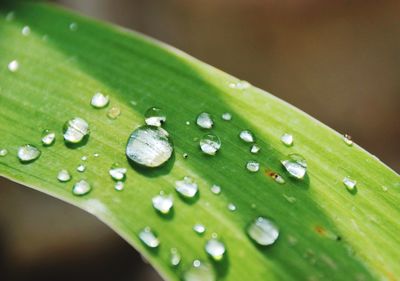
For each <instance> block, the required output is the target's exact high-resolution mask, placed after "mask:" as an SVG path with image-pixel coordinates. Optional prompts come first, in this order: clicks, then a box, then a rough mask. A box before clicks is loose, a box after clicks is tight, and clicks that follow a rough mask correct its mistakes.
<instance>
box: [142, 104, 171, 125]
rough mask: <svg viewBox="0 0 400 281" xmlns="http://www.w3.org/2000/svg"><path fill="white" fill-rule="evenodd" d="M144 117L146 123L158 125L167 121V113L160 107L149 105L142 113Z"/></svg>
mask: <svg viewBox="0 0 400 281" xmlns="http://www.w3.org/2000/svg"><path fill="white" fill-rule="evenodd" d="M144 118H145V122H146V124H147V125H149V126H156V127H160V126H161V125H162V124H164V123H165V121H167V114H165V112H164V111H163V110H162V109H160V108H157V107H151V108H149V109H148V110H147V111H146V113H145V114H144Z"/></svg>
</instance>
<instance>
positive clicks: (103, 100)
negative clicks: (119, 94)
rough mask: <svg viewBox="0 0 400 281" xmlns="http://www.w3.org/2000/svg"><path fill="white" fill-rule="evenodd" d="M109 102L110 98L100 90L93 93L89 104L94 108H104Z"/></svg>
mask: <svg viewBox="0 0 400 281" xmlns="http://www.w3.org/2000/svg"><path fill="white" fill-rule="evenodd" d="M109 102H110V98H109V97H108V96H106V95H104V94H102V93H100V92H98V93H95V94H94V95H93V97H92V100H91V101H90V104H91V105H92V106H93V107H94V108H104V107H106V106H107V105H108V103H109Z"/></svg>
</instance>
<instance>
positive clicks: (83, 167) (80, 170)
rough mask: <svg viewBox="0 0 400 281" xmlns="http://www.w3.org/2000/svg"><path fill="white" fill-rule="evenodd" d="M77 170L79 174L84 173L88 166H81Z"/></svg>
mask: <svg viewBox="0 0 400 281" xmlns="http://www.w3.org/2000/svg"><path fill="white" fill-rule="evenodd" d="M76 170H77V171H78V172H79V173H83V172H84V171H86V166H85V165H83V164H80V165H79V166H78V167H77V168H76Z"/></svg>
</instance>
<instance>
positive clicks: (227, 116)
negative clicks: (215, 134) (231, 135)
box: [221, 112, 232, 121]
mask: <svg viewBox="0 0 400 281" xmlns="http://www.w3.org/2000/svg"><path fill="white" fill-rule="evenodd" d="M221 118H222V120H225V121H231V120H232V114H230V113H229V112H225V113H223V114H222V116H221Z"/></svg>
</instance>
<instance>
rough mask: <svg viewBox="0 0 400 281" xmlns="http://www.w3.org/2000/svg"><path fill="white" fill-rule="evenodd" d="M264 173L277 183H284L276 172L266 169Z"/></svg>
mask: <svg viewBox="0 0 400 281" xmlns="http://www.w3.org/2000/svg"><path fill="white" fill-rule="evenodd" d="M265 174H266V175H268V176H270V177H271V178H272V179H273V180H274V181H276V182H277V183H279V184H284V183H285V180H284V178H283V177H282V176H281V175H279V174H278V173H276V172H273V171H268V170H266V171H265Z"/></svg>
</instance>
